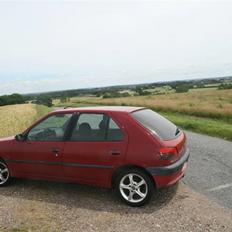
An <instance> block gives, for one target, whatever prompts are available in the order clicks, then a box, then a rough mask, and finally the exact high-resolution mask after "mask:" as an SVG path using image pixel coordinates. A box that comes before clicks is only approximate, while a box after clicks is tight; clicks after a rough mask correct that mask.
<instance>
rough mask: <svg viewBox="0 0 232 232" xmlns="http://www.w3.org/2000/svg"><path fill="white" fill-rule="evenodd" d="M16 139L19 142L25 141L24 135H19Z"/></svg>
mask: <svg viewBox="0 0 232 232" xmlns="http://www.w3.org/2000/svg"><path fill="white" fill-rule="evenodd" d="M15 139H16V140H17V141H19V142H22V141H25V139H26V138H25V136H24V135H23V134H18V135H16V136H15Z"/></svg>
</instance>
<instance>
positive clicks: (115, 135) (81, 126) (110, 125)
mask: <svg viewBox="0 0 232 232" xmlns="http://www.w3.org/2000/svg"><path fill="white" fill-rule="evenodd" d="M121 140H123V132H122V131H121V129H120V128H119V126H118V125H117V124H116V123H115V122H114V121H113V119H112V118H110V117H109V116H108V115H106V114H101V113H97V114H95V113H82V114H80V116H79V118H78V120H77V122H76V125H75V127H74V130H73V133H72V136H71V141H121Z"/></svg>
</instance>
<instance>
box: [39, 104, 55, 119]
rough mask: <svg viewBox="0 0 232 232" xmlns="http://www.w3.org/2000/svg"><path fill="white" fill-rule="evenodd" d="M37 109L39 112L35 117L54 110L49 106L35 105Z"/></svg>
mask: <svg viewBox="0 0 232 232" xmlns="http://www.w3.org/2000/svg"><path fill="white" fill-rule="evenodd" d="M35 109H36V112H37V114H36V116H35V117H36V118H35V119H39V118H41V117H43V116H45V115H46V114H47V113H49V112H51V111H52V110H53V109H52V108H49V107H47V106H44V105H35Z"/></svg>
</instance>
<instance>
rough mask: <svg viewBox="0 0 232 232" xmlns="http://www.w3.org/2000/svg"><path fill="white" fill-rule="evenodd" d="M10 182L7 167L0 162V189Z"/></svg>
mask: <svg viewBox="0 0 232 232" xmlns="http://www.w3.org/2000/svg"><path fill="white" fill-rule="evenodd" d="M9 182H10V172H9V169H8V167H7V165H6V164H5V163H4V162H3V161H1V160H0V187H2V186H5V185H7V184H8V183H9Z"/></svg>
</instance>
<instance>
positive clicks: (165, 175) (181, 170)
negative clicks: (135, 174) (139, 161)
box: [146, 149, 190, 188]
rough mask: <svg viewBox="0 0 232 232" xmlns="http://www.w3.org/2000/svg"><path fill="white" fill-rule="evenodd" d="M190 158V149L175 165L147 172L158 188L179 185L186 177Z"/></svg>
mask: <svg viewBox="0 0 232 232" xmlns="http://www.w3.org/2000/svg"><path fill="white" fill-rule="evenodd" d="M189 156H190V152H189V149H187V150H186V152H185V154H184V155H183V156H182V157H181V158H180V159H179V160H178V161H177V162H175V163H174V164H171V165H169V166H165V167H148V168H146V169H147V171H148V172H149V173H150V174H151V175H152V176H153V178H154V181H155V183H156V186H157V188H162V187H167V186H170V185H173V184H175V183H177V182H178V181H179V180H180V179H181V178H182V177H183V176H184V175H185V172H186V169H187V166H188V159H189Z"/></svg>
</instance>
